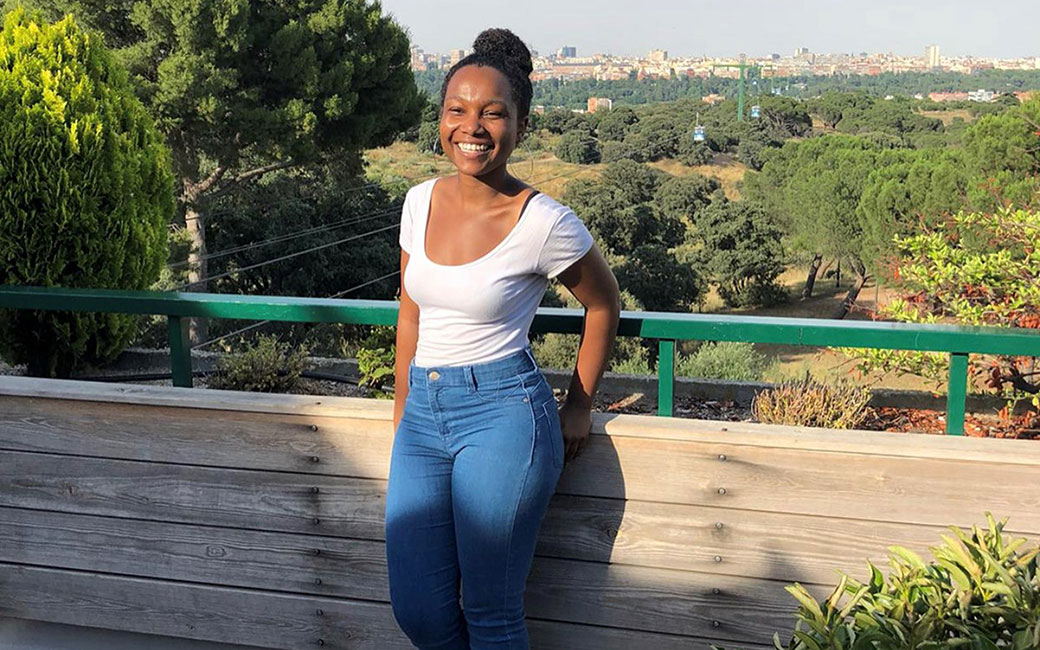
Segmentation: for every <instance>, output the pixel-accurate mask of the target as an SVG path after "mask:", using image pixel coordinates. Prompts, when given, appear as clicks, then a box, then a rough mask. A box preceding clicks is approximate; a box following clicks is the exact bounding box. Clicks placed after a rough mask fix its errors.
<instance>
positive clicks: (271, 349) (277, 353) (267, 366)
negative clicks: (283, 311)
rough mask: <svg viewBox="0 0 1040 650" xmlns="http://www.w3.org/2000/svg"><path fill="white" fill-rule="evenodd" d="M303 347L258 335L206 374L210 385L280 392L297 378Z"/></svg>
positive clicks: (304, 359)
mask: <svg viewBox="0 0 1040 650" xmlns="http://www.w3.org/2000/svg"><path fill="white" fill-rule="evenodd" d="M307 354H308V353H307V349H306V348H305V347H302V346H297V347H295V348H293V347H291V346H289V345H288V344H286V343H280V342H279V341H278V339H276V338H275V337H273V336H260V337H257V340H256V341H255V342H253V343H249V344H247V345H246V347H245V350H243V351H242V352H238V353H236V354H233V355H231V356H228V357H224V358H223V359H221V360H220V363H219V364H218V369H217V372H215V373H212V374H210V375H209V376H208V377H207V378H206V381H207V385H208V386H209V387H210V388H222V389H226V390H242V391H255V392H261V393H283V392H287V391H290V390H292V389H293V388H295V387H296V385H297V384H298V383H299V381H300V375H301V374H302V373H303V370H304V366H305V364H306V362H307Z"/></svg>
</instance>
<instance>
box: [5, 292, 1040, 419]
mask: <svg viewBox="0 0 1040 650" xmlns="http://www.w3.org/2000/svg"><path fill="white" fill-rule="evenodd" d="M397 307H398V303H397V302H395V301H387V300H333V299H322V298H291V297H279V296H239V295H228V294H214V293H166V292H155V291H114V290H108V289H64V288H54V287H47V288H40V287H16V286H0V308H10V309H37V310H56V311H92V312H107V313H123V314H142V315H162V316H166V317H167V319H168V322H169V342H170V359H171V362H170V363H171V367H172V371H173V383H174V385H175V386H185V387H190V386H192V373H191V349H190V346H189V344H188V320H187V319H188V318H191V317H196V316H201V317H208V318H229V319H236V320H272V321H285V322H298V323H351V324H360V325H396V324H397ZM582 321H583V312H582V311H581V310H578V309H560V308H549V307H543V308H540V309H539V310H538V313H537V315H536V316H535V320H534V324H533V325H532V330H533V331H535V332H561V333H568V334H577V333H580V332H581V328H582ZM618 335H619V336H638V337H641V338H645V339H657V340H658V345H659V350H660V357H659V362H658V365H657V367H658V371H657V372H658V375H657V376H658V402H657V405H658V414H659V415H665V416H670V415H671V414H672V403H673V396H674V388H675V342H676V341H679V340H703V341H748V342H752V343H775V344H783V345H812V346H823V347H856V348H874V349H888V350H914V351H922V352H944V353H948V354H949V355H950V371H949V391H948V395H947V401H946V412H947V418H946V431H947V433H950V434H955V435H962V434H963V433H964V410H965V399H966V397H967V389H968V355H969V354H993V355H1016V356H1031V357H1040V333H1038V332H1036V331H1033V330H1027V329H1015V328H998V327H960V326H952V325H918V324H911V323H883V322H873V321H837V320H822V319H807V318H773V317H758V316H721V315H710V314H673V313H665V312H622V313H621V322H620V324H619V326H618Z"/></svg>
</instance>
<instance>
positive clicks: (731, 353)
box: [675, 341, 767, 381]
mask: <svg viewBox="0 0 1040 650" xmlns="http://www.w3.org/2000/svg"><path fill="white" fill-rule="evenodd" d="M766 365H767V359H766V355H764V354H762V353H760V352H756V351H755V346H754V345H752V344H751V343H744V342H736V341H720V342H718V343H715V342H711V341H709V342H707V343H705V344H704V345H702V346H701V347H699V348H698V349H697V351H696V352H694V353H693V354H691V355H689V356H685V355H679V359H678V361H677V363H676V368H675V374H676V375H677V376H679V377H703V378H705V379H730V380H734V381H759V380H761V379H762V373H763V372H764V371H765V368H766Z"/></svg>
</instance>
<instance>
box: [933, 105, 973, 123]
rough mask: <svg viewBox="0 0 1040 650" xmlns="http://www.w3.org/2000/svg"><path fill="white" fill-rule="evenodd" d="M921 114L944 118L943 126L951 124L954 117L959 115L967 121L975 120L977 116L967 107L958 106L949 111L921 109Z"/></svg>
mask: <svg viewBox="0 0 1040 650" xmlns="http://www.w3.org/2000/svg"><path fill="white" fill-rule="evenodd" d="M921 115H924V116H925V117H935V118H939V119H940V120H942V123H943V126H949V125H950V122H952V121H953V118H955V117H959V118H961V119H962V120H964V121H965V122H968V123H971V122H974V121H975V116H974V115H972V114H971V111H969V110H968V109H966V108H958V109H953V110H947V111H921Z"/></svg>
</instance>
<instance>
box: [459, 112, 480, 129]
mask: <svg viewBox="0 0 1040 650" xmlns="http://www.w3.org/2000/svg"><path fill="white" fill-rule="evenodd" d="M463 128H464V129H465V130H466V132H467V133H483V132H484V123H483V122H482V121H481V120H480V115H479V114H477V115H470V116H467V117H466V121H465V123H464V124H463Z"/></svg>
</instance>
